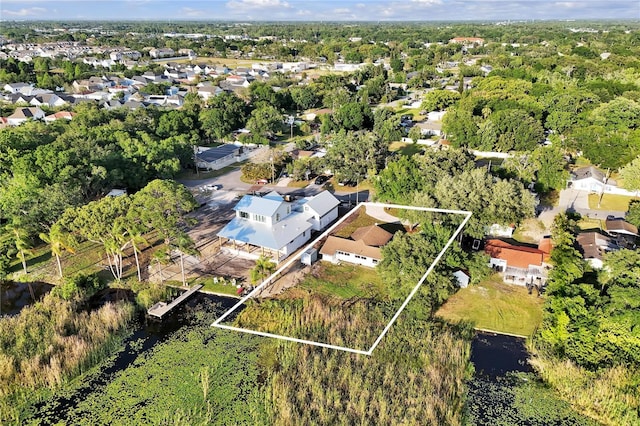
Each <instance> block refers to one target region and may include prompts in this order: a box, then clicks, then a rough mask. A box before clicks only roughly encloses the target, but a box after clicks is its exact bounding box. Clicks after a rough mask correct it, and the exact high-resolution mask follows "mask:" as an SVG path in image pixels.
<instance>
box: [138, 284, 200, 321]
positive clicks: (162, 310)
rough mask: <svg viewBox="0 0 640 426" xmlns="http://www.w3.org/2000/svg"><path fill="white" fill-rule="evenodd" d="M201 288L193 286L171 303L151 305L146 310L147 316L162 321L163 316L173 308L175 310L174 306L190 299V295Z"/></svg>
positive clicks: (198, 285)
mask: <svg viewBox="0 0 640 426" xmlns="http://www.w3.org/2000/svg"><path fill="white" fill-rule="evenodd" d="M202 287H203V286H202V285H201V284H197V285H194V286H193V287H191V288H190V289H189V290H187V291H185V292H184V293H182V294H181V295H180V296H178V297H177V298H176V299H175V300H174V301H173V302H171V303H165V302H158V303H156V304H155V305H153V306H152V307H150V308H149V309H147V314H148V315H149V316H152V317H155V318H159V319H162V317H163V316H164V315H165V314H167V313H169V312H171V310H172V309H173V308H175V307H176V306H178V305H180V304H181V303H182V302H184V301H185V300H187V299H188V298H189V297H191V295H192V294H193V293H195V292H196V291H198V290H200V289H201V288H202Z"/></svg>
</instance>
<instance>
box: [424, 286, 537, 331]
mask: <svg viewBox="0 0 640 426" xmlns="http://www.w3.org/2000/svg"><path fill="white" fill-rule="evenodd" d="M543 303H544V301H543V299H542V298H540V297H537V295H536V293H535V291H534V293H533V294H528V292H527V289H526V288H524V287H520V286H516V285H510V284H504V283H502V280H501V279H500V277H498V276H494V277H492V278H491V279H490V280H487V281H484V282H482V283H480V284H478V285H476V286H469V287H467V288H463V289H460V290H459V291H458V292H457V293H456V294H454V295H453V296H451V297H450V298H449V300H447V302H446V303H445V304H444V305H443V306H442V307H441V308H440V309H439V310H438V312H437V313H436V315H438V316H440V317H442V318H444V319H446V320H451V321H460V320H466V321H471V322H473V323H474V324H475V325H474V326H475V327H477V328H482V329H486V330H494V331H498V332H503V333H511V334H518V335H522V336H530V335H531V334H532V333H533V332H534V330H535V329H536V327H537V326H538V325H539V324H540V322H541V321H542V304H543Z"/></svg>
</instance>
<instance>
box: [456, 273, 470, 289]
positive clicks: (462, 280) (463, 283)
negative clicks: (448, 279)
mask: <svg viewBox="0 0 640 426" xmlns="http://www.w3.org/2000/svg"><path fill="white" fill-rule="evenodd" d="M453 276H454V277H455V278H456V280H458V286H460V288H467V287H468V286H469V281H471V277H470V276H469V275H468V274H467V273H466V272H464V271H463V270H461V269H460V270H457V271H456V272H454V273H453Z"/></svg>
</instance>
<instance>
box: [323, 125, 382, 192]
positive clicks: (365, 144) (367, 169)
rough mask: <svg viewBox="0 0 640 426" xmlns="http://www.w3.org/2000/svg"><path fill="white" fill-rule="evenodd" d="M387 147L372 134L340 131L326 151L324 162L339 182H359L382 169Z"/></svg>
mask: <svg viewBox="0 0 640 426" xmlns="http://www.w3.org/2000/svg"><path fill="white" fill-rule="evenodd" d="M387 154H388V145H387V143H386V142H384V141H383V140H382V139H380V137H379V136H377V135H376V134H374V133H369V132H365V133H362V132H360V133H355V132H344V131H341V132H340V133H338V134H337V135H335V136H334V137H333V139H332V141H331V146H330V147H329V148H328V149H327V155H326V157H325V158H326V161H327V165H328V166H329V167H330V168H331V170H332V171H333V173H335V174H336V175H338V177H339V178H340V179H341V180H349V181H352V182H361V181H362V180H364V179H366V178H367V177H372V176H374V175H375V174H376V173H377V172H378V171H380V170H382V168H383V167H384V161H385V158H386V157H387Z"/></svg>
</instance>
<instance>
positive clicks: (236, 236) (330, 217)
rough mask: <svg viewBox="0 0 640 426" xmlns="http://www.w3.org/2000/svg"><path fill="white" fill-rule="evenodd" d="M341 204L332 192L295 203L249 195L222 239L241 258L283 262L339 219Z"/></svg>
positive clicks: (221, 234)
mask: <svg viewBox="0 0 640 426" xmlns="http://www.w3.org/2000/svg"><path fill="white" fill-rule="evenodd" d="M339 204H340V202H339V201H338V200H337V199H336V198H335V197H334V196H333V195H332V194H331V193H329V192H327V191H323V192H321V193H320V194H318V195H315V196H313V197H308V198H303V199H301V200H297V201H294V202H290V201H286V200H285V199H284V198H283V197H282V196H281V195H280V194H278V193H277V192H275V191H273V192H270V193H269V194H267V195H265V196H263V197H259V196H255V195H245V196H244V197H242V199H241V200H240V201H239V202H238V204H236V206H235V207H234V210H235V212H236V216H235V217H234V218H233V219H232V220H231V222H229V223H228V224H227V225H226V226H225V227H224V228H222V230H220V232H218V237H220V238H221V240H223V239H226V240H227V241H230V242H231V243H232V244H233V248H234V250H237V251H238V254H241V251H242V252H243V254H245V255H246V254H249V255H250V257H258V256H259V255H260V254H265V253H268V254H270V255H271V256H272V257H273V258H274V260H275V261H276V262H280V261H282V260H283V259H285V258H286V257H288V256H289V255H290V254H292V253H293V252H295V251H296V250H297V249H298V248H300V247H302V245H303V244H305V243H306V242H307V241H309V239H310V238H311V232H312V231H320V230H322V229H324V228H325V227H327V226H328V225H329V224H330V223H332V222H333V221H334V220H335V219H337V218H338V205H339Z"/></svg>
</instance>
